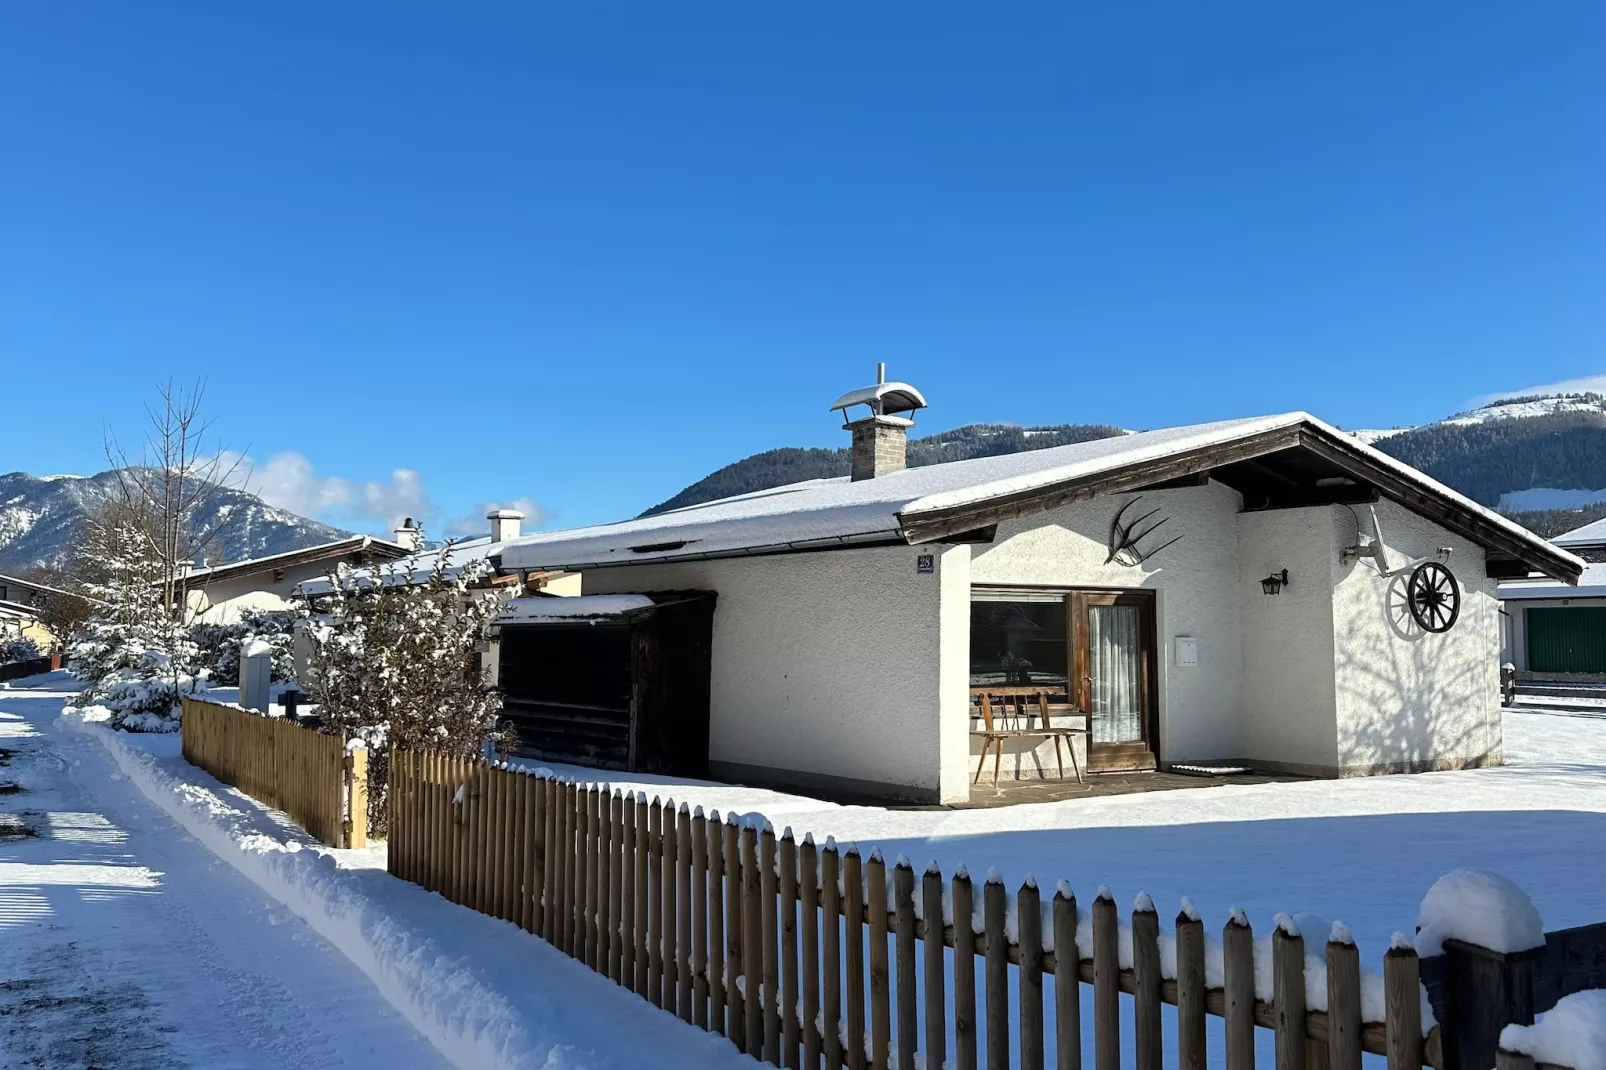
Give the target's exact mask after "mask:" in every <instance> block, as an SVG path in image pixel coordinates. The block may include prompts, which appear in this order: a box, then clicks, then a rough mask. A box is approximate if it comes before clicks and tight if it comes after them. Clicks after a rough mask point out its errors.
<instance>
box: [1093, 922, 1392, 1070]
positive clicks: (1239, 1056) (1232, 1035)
mask: <svg viewBox="0 0 1606 1070" xmlns="http://www.w3.org/2000/svg"><path fill="white" fill-rule="evenodd" d="M1221 956H1222V973H1223V983H1224V984H1225V985H1226V992H1225V993H1224V996H1225V1001H1224V1002H1225V1004H1226V1005H1225V1007H1224V1008H1223V1009H1224V1011H1225V1014H1224V1017H1225V1018H1226V1020H1227V1070H1255V932H1254V930H1253V929H1252V928H1250V926H1249V919H1248V918H1247V917H1246V916H1245V915H1244V912H1243V911H1241V910H1239V909H1238V908H1237V907H1234V908H1233V910H1232V913H1231V915H1230V916H1229V917H1228V919H1227V927H1226V928H1225V929H1223V930H1222V932H1221ZM1101 1070H1102V1068H1101ZM1391 1070H1396V1068H1392V1067H1391ZM1414 1070H1421V1066H1420V1064H1418V1066H1417V1067H1415V1068H1414Z"/></svg>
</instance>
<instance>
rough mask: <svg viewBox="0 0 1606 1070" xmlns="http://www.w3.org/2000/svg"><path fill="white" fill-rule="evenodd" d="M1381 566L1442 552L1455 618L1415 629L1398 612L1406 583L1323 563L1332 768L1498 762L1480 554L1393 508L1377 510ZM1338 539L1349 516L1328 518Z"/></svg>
mask: <svg viewBox="0 0 1606 1070" xmlns="http://www.w3.org/2000/svg"><path fill="white" fill-rule="evenodd" d="M1376 508H1377V514H1378V518H1379V520H1380V521H1381V523H1382V527H1383V536H1384V543H1385V545H1386V546H1387V547H1388V553H1389V564H1390V566H1391V567H1394V568H1398V567H1400V566H1401V565H1404V564H1405V563H1406V562H1407V561H1409V560H1411V559H1413V558H1417V557H1424V556H1428V555H1432V554H1433V553H1435V552H1436V551H1437V549H1438V548H1439V547H1441V546H1447V547H1449V548H1450V549H1451V553H1450V557H1449V559H1448V560H1447V561H1446V564H1447V566H1448V567H1449V569H1450V571H1451V572H1452V573H1453V574H1454V575H1455V578H1456V581H1457V583H1458V584H1459V585H1460V587H1461V615H1460V618H1459V619H1458V620H1457V621H1456V624H1455V626H1454V627H1452V628H1451V629H1450V630H1449V631H1448V632H1445V633H1443V634H1433V633H1427V632H1423V631H1422V630H1421V629H1420V628H1418V627H1416V625H1415V622H1414V621H1412V620H1411V619H1410V616H1409V613H1408V612H1407V611H1406V610H1405V606H1404V592H1405V581H1406V577H1405V576H1400V577H1397V578H1396V579H1394V580H1393V581H1385V580H1384V579H1383V578H1382V577H1381V576H1380V575H1378V573H1377V571H1376V570H1375V569H1374V568H1373V567H1372V566H1371V564H1370V563H1369V562H1364V561H1363V562H1360V563H1354V564H1341V563H1340V562H1339V561H1338V560H1337V558H1336V557H1335V558H1334V562H1333V567H1332V571H1333V584H1334V592H1333V627H1334V640H1335V658H1334V678H1335V692H1336V698H1337V721H1338V724H1337V727H1338V735H1337V744H1338V764H1339V766H1340V768H1341V769H1342V771H1344V772H1347V773H1367V772H1387V771H1395V770H1401V769H1420V768H1430V767H1434V768H1437V767H1453V766H1458V765H1465V764H1482V763H1485V762H1498V761H1499V760H1500V751H1501V730H1500V618H1499V599H1498V597H1497V587H1498V584H1497V581H1495V580H1492V579H1489V578H1488V577H1487V576H1485V574H1484V573H1485V571H1486V569H1485V564H1484V552H1483V549H1482V548H1481V547H1479V546H1477V545H1475V544H1474V543H1472V542H1470V541H1469V540H1467V539H1464V538H1462V537H1460V536H1459V535H1455V534H1452V533H1451V532H1449V531H1447V530H1445V529H1444V528H1442V527H1440V526H1438V525H1437V524H1435V523H1433V522H1432V521H1430V520H1428V519H1426V518H1424V517H1421V516H1419V515H1417V514H1416V513H1413V512H1411V511H1410V510H1408V509H1405V508H1404V507H1403V506H1399V505H1395V504H1394V503H1392V502H1379V503H1378V505H1377V507H1376ZM1334 513H1335V522H1336V523H1337V524H1339V525H1340V528H1341V533H1342V534H1343V535H1344V536H1346V538H1345V540H1344V541H1346V542H1347V541H1348V538H1347V536H1348V535H1349V529H1345V528H1343V527H1342V525H1344V524H1345V523H1346V522H1348V524H1349V525H1350V526H1351V528H1352V527H1353V523H1354V521H1353V519H1352V518H1351V517H1350V516H1349V515H1348V510H1343V511H1342V513H1340V512H1339V511H1338V510H1335V511H1334Z"/></svg>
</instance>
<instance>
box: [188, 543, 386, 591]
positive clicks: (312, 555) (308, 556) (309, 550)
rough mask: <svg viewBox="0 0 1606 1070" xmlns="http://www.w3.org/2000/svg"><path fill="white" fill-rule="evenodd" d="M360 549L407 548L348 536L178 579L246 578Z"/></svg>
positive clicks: (208, 568)
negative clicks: (256, 573)
mask: <svg viewBox="0 0 1606 1070" xmlns="http://www.w3.org/2000/svg"><path fill="white" fill-rule="evenodd" d="M364 550H366V551H369V552H371V553H378V554H382V555H388V556H391V557H400V556H402V555H404V554H406V553H407V547H405V546H403V545H402V544H401V543H399V542H391V541H390V540H389V539H379V538H375V537H374V536H372V535H351V536H348V537H347V538H344V539H336V540H334V541H333V542H322V543H318V544H316V545H314V546H303V547H301V548H300V549H297V550H284V551H281V552H280V553H276V554H268V555H266V556H264V557H248V558H245V559H244V560H241V561H226V562H224V563H222V564H219V565H207V566H204V567H202V568H191V569H187V570H185V571H184V573H183V575H182V576H180V577H179V578H180V579H181V580H182V581H183V582H185V583H193V582H195V581H197V580H214V579H219V578H221V577H223V576H248V575H250V574H252V573H254V572H267V571H268V570H270V569H275V568H284V567H286V566H287V565H289V564H292V563H293V564H298V565H299V564H308V563H311V562H315V561H323V560H327V559H328V558H331V557H341V556H344V555H345V554H350V553H359V552H362V551H364Z"/></svg>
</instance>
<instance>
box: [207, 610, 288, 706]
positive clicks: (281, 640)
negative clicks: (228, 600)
mask: <svg viewBox="0 0 1606 1070" xmlns="http://www.w3.org/2000/svg"><path fill="white" fill-rule="evenodd" d="M295 623H296V613H295V611H294V610H290V609H281V610H272V609H247V610H244V611H243V612H241V614H240V619H239V620H238V621H237V622H236V623H234V624H208V623H204V622H203V623H201V624H196V625H194V626H193V627H191V628H190V639H191V641H193V642H194V643H195V647H196V652H197V661H198V664H199V667H200V668H201V669H202V670H203V671H204V672H205V673H206V676H207V682H208V683H210V684H213V685H215V686H220V687H234V686H235V685H237V684H238V683H239V682H240V651H241V650H243V649H244V648H245V646H246V644H247V643H250V642H251V641H252V640H253V639H261V640H263V641H264V642H266V643H267V644H268V646H269V648H270V649H271V651H272V665H273V676H272V679H274V680H276V681H277V680H289V679H291V678H292V677H294V676H295V662H294V658H293V657H292V650H291V648H292V645H293V642H294V638H295V636H294V630H295Z"/></svg>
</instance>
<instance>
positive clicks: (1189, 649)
mask: <svg viewBox="0 0 1606 1070" xmlns="http://www.w3.org/2000/svg"><path fill="white" fill-rule="evenodd" d="M1177 664H1178V665H1197V664H1199V640H1197V639H1195V638H1194V637H1193V636H1191V635H1179V636H1177Z"/></svg>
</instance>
